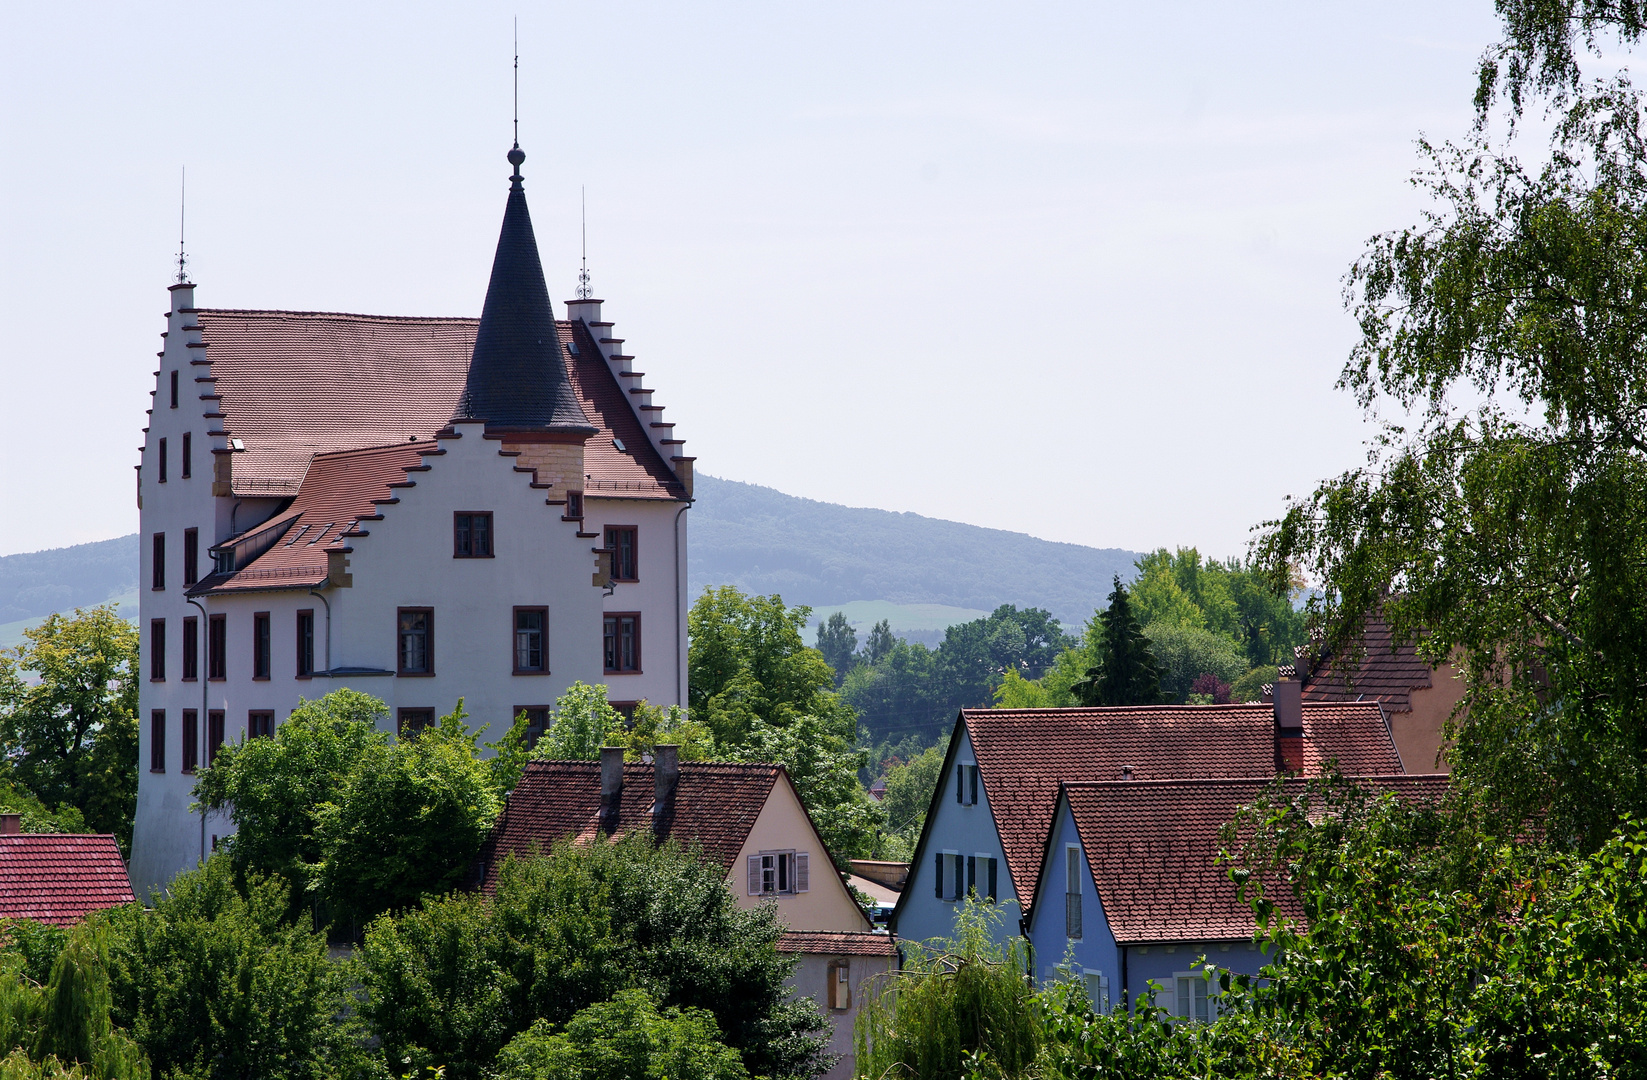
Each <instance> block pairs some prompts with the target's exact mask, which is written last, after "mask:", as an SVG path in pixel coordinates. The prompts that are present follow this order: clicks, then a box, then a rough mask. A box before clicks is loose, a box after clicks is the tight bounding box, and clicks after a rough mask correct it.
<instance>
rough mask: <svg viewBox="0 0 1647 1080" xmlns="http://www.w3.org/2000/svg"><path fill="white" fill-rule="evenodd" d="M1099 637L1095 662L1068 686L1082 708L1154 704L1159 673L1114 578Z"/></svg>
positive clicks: (1124, 592) (1158, 697) (1157, 697)
mask: <svg viewBox="0 0 1647 1080" xmlns="http://www.w3.org/2000/svg"><path fill="white" fill-rule="evenodd" d="M1099 623H1100V625H1101V626H1102V627H1103V635H1102V637H1101V638H1100V639H1099V643H1098V658H1097V662H1096V663H1094V664H1093V665H1092V667H1090V668H1088V669H1087V672H1086V675H1085V677H1083V678H1082V679H1081V681H1080V682H1078V683H1076V684H1075V685H1074V686H1073V687H1071V688H1070V689H1071V691H1072V692H1073V693H1074V694H1075V698H1076V700H1077V701H1079V702H1080V703H1081V704H1083V705H1154V704H1156V703H1158V702H1159V701H1160V700H1161V671H1160V668H1159V667H1158V666H1157V664H1156V662H1155V655H1154V650H1153V649H1152V648H1151V643H1150V641H1149V639H1148V638H1146V637H1145V636H1144V631H1143V628H1142V627H1140V626H1139V625H1138V620H1137V619H1136V618H1134V617H1133V614H1132V606H1131V604H1130V603H1129V602H1128V600H1127V589H1126V586H1125V585H1122V584H1121V579H1120V578H1119V577H1117V578H1116V579H1115V591H1114V592H1112V593H1110V594H1109V607H1108V608H1106V609H1105V610H1104V613H1103V615H1102V616H1101V617H1100V618H1099Z"/></svg>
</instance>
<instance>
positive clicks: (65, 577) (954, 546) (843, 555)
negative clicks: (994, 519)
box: [0, 474, 1138, 627]
mask: <svg viewBox="0 0 1647 1080" xmlns="http://www.w3.org/2000/svg"><path fill="white" fill-rule="evenodd" d="M696 495H697V498H698V501H697V504H696V505H694V506H693V507H692V510H691V511H690V518H691V528H690V535H691V554H690V559H691V566H690V578H691V590H692V595H693V596H696V595H697V594H698V593H699V592H701V591H702V590H703V589H704V588H705V587H707V586H710V585H736V586H738V587H739V588H740V589H743V590H744V591H745V592H758V593H774V592H775V593H780V594H781V595H782V596H783V598H784V601H785V602H786V603H789V604H809V605H812V606H813V607H830V606H836V605H840V604H845V603H848V602H850V601H863V600H880V601H888V602H890V603H893V604H929V605H943V606H945V607H952V608H970V609H976V610H978V611H992V610H994V609H995V608H996V607H998V606H1000V605H1001V604H1016V605H1018V606H1019V607H1021V608H1022V607H1040V608H1045V609H1046V610H1048V611H1050V612H1052V614H1053V615H1055V616H1057V617H1058V618H1059V619H1060V620H1061V621H1062V622H1063V623H1064V625H1065V626H1066V627H1074V626H1078V625H1080V624H1081V623H1082V622H1084V621H1085V620H1086V619H1087V618H1088V617H1090V616H1091V615H1092V613H1093V611H1094V610H1095V609H1097V608H1098V607H1100V606H1101V605H1102V604H1103V601H1104V597H1105V596H1107V595H1108V594H1109V591H1110V579H1111V578H1112V577H1113V576H1114V575H1115V574H1120V575H1121V577H1122V578H1123V579H1126V580H1130V579H1131V578H1132V576H1133V575H1134V573H1135V570H1134V568H1133V560H1134V559H1136V558H1138V555H1137V553H1135V552H1131V551H1122V550H1120V549H1118V548H1089V547H1082V546H1080V545H1078V544H1057V543H1053V542H1051V541H1048V540H1037V539H1035V538H1034V537H1033V536H1026V535H1024V534H1023V533H1013V532H1007V531H1005V530H1003V529H984V528H980V527H978V526H976V525H962V524H960V523H958V522H954V521H939V520H938V519H936V518H928V517H921V516H920V515H919V514H900V513H893V512H892V511H888V510H865V509H858V508H854V507H847V506H837V505H835V504H834V503H824V502H817V501H814V500H812V499H802V498H797V497H796V496H794V495H785V494H783V493H782V492H780V491H774V490H773V489H771V488H766V487H758V486H756V485H754V484H741V483H738V482H737V481H734V480H721V479H718V478H716V477H713V476H704V475H702V474H699V476H698V479H697V489H696ZM137 566H138V561H137V537H136V535H131V536H122V537H117V538H116V539H113V540H102V541H99V542H97V543H94V544H79V545H76V546H75V547H67V548H55V549H53V550H50V551H35V552H30V553H28V554H24V555H7V556H4V557H0V625H4V624H8V623H14V622H18V621H20V620H24V619H35V618H39V617H42V616H45V615H49V614H51V613H52V612H54V611H68V610H72V609H73V608H75V607H85V606H88V605H91V604H98V603H102V602H103V601H105V600H109V599H111V598H114V597H118V596H121V595H122V594H127V593H132V592H135V590H136V589H137Z"/></svg>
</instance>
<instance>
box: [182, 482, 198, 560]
mask: <svg viewBox="0 0 1647 1080" xmlns="http://www.w3.org/2000/svg"><path fill="white" fill-rule="evenodd" d="M184 475H187V474H186V473H185V474H184ZM199 580H200V530H199V529H184V530H183V584H185V585H193V584H194V583H195V582H197V581H199Z"/></svg>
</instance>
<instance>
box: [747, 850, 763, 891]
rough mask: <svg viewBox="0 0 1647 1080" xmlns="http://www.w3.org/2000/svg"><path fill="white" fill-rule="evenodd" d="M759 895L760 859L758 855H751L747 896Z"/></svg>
mask: <svg viewBox="0 0 1647 1080" xmlns="http://www.w3.org/2000/svg"><path fill="white" fill-rule="evenodd" d="M760 894H761V857H760V856H759V855H751V856H749V895H750V896H759V895H760Z"/></svg>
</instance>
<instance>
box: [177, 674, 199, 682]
mask: <svg viewBox="0 0 1647 1080" xmlns="http://www.w3.org/2000/svg"><path fill="white" fill-rule="evenodd" d="M177 681H178V682H199V681H200V676H198V675H185V676H183V677H182V678H181V679H179V680H177Z"/></svg>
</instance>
